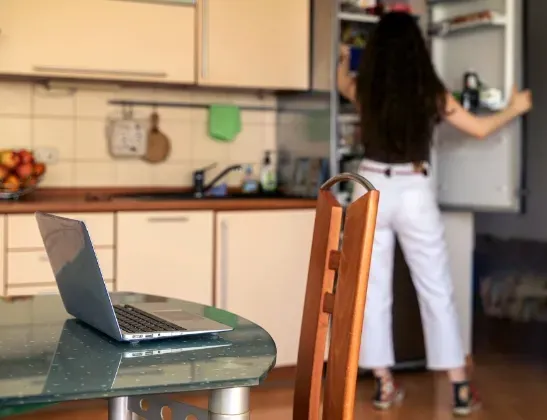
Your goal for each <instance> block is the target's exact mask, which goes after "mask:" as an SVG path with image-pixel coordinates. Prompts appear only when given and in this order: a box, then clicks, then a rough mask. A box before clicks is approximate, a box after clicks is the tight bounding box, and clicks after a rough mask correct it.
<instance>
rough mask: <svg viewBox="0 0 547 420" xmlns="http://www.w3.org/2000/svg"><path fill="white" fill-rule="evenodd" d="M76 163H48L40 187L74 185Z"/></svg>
mask: <svg viewBox="0 0 547 420" xmlns="http://www.w3.org/2000/svg"><path fill="white" fill-rule="evenodd" d="M75 171H76V165H75V163H74V162H58V163H56V164H53V165H48V166H47V170H46V173H45V175H44V178H43V181H42V182H41V183H40V186H41V187H74V186H76V179H75Z"/></svg>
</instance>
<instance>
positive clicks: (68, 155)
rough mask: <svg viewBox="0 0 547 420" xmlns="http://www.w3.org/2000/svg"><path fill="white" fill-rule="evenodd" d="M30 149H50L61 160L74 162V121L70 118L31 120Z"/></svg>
mask: <svg viewBox="0 0 547 420" xmlns="http://www.w3.org/2000/svg"><path fill="white" fill-rule="evenodd" d="M32 133H33V135H32V147H33V148H38V147H52V148H55V149H57V150H58V152H59V158H60V159H61V160H74V143H75V136H74V134H75V121H74V119H71V118H62V119H61V118H34V119H32Z"/></svg>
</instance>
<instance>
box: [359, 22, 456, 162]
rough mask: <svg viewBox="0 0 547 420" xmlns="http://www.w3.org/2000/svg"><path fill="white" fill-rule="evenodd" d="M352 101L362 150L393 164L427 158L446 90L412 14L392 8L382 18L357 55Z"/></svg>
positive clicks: (443, 109)
mask: <svg viewBox="0 0 547 420" xmlns="http://www.w3.org/2000/svg"><path fill="white" fill-rule="evenodd" d="M357 100H358V103H359V108H360V112H361V123H362V128H361V132H362V138H363V142H364V146H365V153H367V148H368V147H369V146H371V148H374V149H379V148H381V149H382V150H383V151H384V153H385V154H386V155H389V156H388V157H387V158H386V159H389V160H391V161H392V162H394V161H397V160H402V161H405V160H406V161H419V160H423V159H424V156H427V157H429V148H430V145H431V139H432V134H433V129H434V126H435V124H436V123H437V122H439V120H440V119H441V118H442V117H443V115H444V112H445V107H446V88H445V86H444V84H443V83H442V81H441V80H440V79H439V77H438V76H437V73H436V72H435V69H434V68H433V64H432V63H431V59H430V56H429V53H428V50H427V46H426V43H425V40H424V38H423V36H422V33H421V31H420V28H419V27H418V24H417V22H416V20H415V19H414V17H413V16H411V15H409V14H407V13H403V12H391V13H387V14H386V15H384V16H383V17H382V18H381V20H380V22H379V23H378V25H377V27H376V29H375V30H374V31H373V33H372V34H371V36H370V39H369V42H368V43H367V45H366V47H365V51H364V52H363V55H362V59H361V64H360V68H359V75H358V77H357Z"/></svg>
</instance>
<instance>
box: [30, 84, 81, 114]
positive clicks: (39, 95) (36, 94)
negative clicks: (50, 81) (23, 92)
mask: <svg viewBox="0 0 547 420" xmlns="http://www.w3.org/2000/svg"><path fill="white" fill-rule="evenodd" d="M75 96H76V95H75V93H74V91H73V90H71V89H64V88H63V89H51V90H48V89H46V88H45V87H44V86H41V85H38V84H35V85H34V86H33V98H32V105H33V115H34V116H40V117H48V116H56V117H74V116H75V114H76V112H75V111H76V99H75Z"/></svg>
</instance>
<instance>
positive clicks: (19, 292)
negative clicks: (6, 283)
mask: <svg viewBox="0 0 547 420" xmlns="http://www.w3.org/2000/svg"><path fill="white" fill-rule="evenodd" d="M106 288H107V289H108V291H109V292H112V291H113V290H114V283H113V282H106ZM58 294H59V289H58V288H57V285H56V284H55V283H52V284H47V285H43V286H15V287H8V292H7V294H6V295H7V296H35V295H58Z"/></svg>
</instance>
